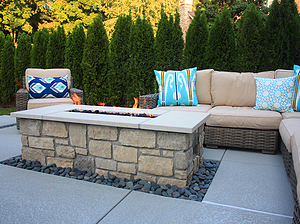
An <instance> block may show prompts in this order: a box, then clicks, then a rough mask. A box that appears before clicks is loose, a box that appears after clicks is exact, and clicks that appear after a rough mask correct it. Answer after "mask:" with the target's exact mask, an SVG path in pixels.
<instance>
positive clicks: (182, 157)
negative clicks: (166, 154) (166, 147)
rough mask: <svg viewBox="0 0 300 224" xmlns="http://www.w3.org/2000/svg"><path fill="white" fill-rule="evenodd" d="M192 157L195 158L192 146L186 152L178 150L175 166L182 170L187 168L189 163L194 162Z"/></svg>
mask: <svg viewBox="0 0 300 224" xmlns="http://www.w3.org/2000/svg"><path fill="white" fill-rule="evenodd" d="M192 159H193V148H190V149H189V150H188V151H186V152H176V153H175V168H176V169H180V170H185V169H187V168H188V166H189V164H190V163H192Z"/></svg>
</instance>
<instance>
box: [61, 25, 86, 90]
mask: <svg viewBox="0 0 300 224" xmlns="http://www.w3.org/2000/svg"><path fill="white" fill-rule="evenodd" d="M84 43H85V33H84V29H83V26H82V25H81V24H80V25H79V26H75V28H74V29H73V32H72V33H71V34H69V36H68V39H67V43H66V52H65V66H66V67H67V68H69V69H70V70H71V72H72V77H73V86H74V87H75V88H79V89H82V88H83V86H82V78H83V74H82V68H81V62H82V58H83V50H84Z"/></svg>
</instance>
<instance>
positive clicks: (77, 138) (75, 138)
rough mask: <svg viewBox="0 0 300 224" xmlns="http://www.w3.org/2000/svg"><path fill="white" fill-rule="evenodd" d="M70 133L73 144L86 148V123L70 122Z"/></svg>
mask: <svg viewBox="0 0 300 224" xmlns="http://www.w3.org/2000/svg"><path fill="white" fill-rule="evenodd" d="M69 135H70V136H69V138H70V144H71V145H72V146H78V147H81V148H86V125H84V124H69Z"/></svg>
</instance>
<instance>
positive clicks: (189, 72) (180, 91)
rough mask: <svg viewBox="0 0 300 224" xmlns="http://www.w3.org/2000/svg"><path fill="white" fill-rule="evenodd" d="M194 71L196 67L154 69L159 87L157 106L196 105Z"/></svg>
mask: <svg viewBox="0 0 300 224" xmlns="http://www.w3.org/2000/svg"><path fill="white" fill-rule="evenodd" d="M196 72H197V68H196V67H195V68H189V69H184V70H182V71H179V72H163V71H156V70H154V73H155V77H156V81H157V84H158V87H159V95H158V103H157V104H158V106H197V105H198V100H197V95H196V89H195V82H196V75H197V74H196Z"/></svg>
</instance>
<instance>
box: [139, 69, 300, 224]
mask: <svg viewBox="0 0 300 224" xmlns="http://www.w3.org/2000/svg"><path fill="white" fill-rule="evenodd" d="M293 75H294V71H293V70H282V69H278V70H276V71H266V72H260V73H252V72H247V73H236V72H220V71H215V70H213V69H206V70H201V71H197V78H196V83H195V88H196V94H197V98H198V102H199V104H201V106H173V107H172V106H165V107H157V100H158V94H151V95H144V96H141V97H140V100H139V102H140V107H142V108H147V107H148V108H154V110H156V109H159V110H178V111H186V110H187V111H194V112H209V113H210V114H211V118H209V120H208V121H207V122H206V125H205V140H204V143H205V145H206V147H214V148H215V147H230V148H244V149H252V150H259V151H262V152H263V153H268V154H274V153H276V151H277V150H278V149H279V147H280V150H281V151H282V155H283V159H284V163H285V167H286V171H287V174H288V176H289V178H290V180H291V185H292V189H293V194H294V199H295V213H294V223H300V219H299V218H300V211H299V204H300V203H299V200H298V199H299V198H298V195H299V196H300V184H298V185H297V183H298V182H299V183H300V181H297V180H300V112H294V113H279V112H276V111H266V110H254V109H253V107H254V106H255V102H256V83H255V79H254V77H260V78H270V79H278V78H285V77H290V76H293Z"/></svg>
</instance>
